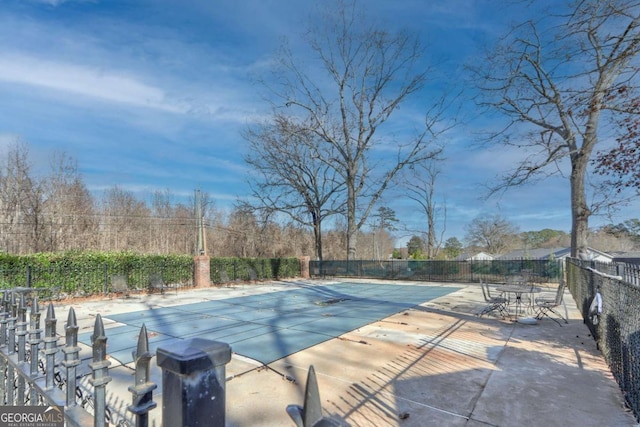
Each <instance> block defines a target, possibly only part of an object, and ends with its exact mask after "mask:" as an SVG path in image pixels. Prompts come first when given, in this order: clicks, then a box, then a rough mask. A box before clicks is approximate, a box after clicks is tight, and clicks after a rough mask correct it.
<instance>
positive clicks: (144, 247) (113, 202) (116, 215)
mask: <svg viewBox="0 0 640 427" xmlns="http://www.w3.org/2000/svg"><path fill="white" fill-rule="evenodd" d="M102 216H103V218H105V224H104V226H105V227H104V228H105V233H106V238H107V240H106V243H107V244H106V249H107V250H117V251H118V250H137V251H140V252H147V251H149V237H148V236H149V220H150V218H151V211H150V210H149V208H148V207H147V205H146V203H145V202H144V201H142V200H138V199H137V198H136V197H135V195H134V194H133V193H132V192H130V191H127V190H124V189H123V188H121V187H120V186H117V185H116V186H113V187H111V188H110V189H108V190H107V191H106V192H105V195H104V198H103V201H102Z"/></svg>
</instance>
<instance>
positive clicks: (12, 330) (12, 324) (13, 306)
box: [7, 292, 18, 355]
mask: <svg viewBox="0 0 640 427" xmlns="http://www.w3.org/2000/svg"><path fill="white" fill-rule="evenodd" d="M9 309H10V311H9V323H8V324H7V330H8V333H9V344H8V345H9V349H8V353H9V355H12V354H15V352H16V320H17V318H18V303H17V302H16V294H15V293H14V292H12V293H11V303H10V305H9Z"/></svg>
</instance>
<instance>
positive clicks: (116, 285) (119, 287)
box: [111, 274, 129, 298]
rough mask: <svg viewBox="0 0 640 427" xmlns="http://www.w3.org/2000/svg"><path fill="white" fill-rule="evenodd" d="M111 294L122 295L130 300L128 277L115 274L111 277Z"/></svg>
mask: <svg viewBox="0 0 640 427" xmlns="http://www.w3.org/2000/svg"><path fill="white" fill-rule="evenodd" d="M111 292H112V293H114V294H122V295H123V296H124V297H126V298H129V285H127V276H124V275H120V274H114V275H113V276H111Z"/></svg>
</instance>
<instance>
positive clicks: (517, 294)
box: [495, 285, 542, 320]
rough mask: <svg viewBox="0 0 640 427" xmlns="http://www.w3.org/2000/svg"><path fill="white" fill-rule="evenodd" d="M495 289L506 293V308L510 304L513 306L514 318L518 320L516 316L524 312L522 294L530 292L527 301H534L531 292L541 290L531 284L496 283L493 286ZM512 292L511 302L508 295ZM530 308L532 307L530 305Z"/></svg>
mask: <svg viewBox="0 0 640 427" xmlns="http://www.w3.org/2000/svg"><path fill="white" fill-rule="evenodd" d="M495 289H496V291H498V292H502V293H505V294H507V295H508V296H509V297H507V308H508V307H509V306H511V305H512V304H513V305H514V306H515V310H514V311H515V318H516V320H518V316H519V315H520V314H521V313H522V312H524V310H523V307H522V295H523V294H531V297H530V299H529V301H530V302H531V301H534V298H533V294H535V293H538V292H541V291H542V288H540V287H538V286H531V285H498V286H496V287H495ZM511 294H513V296H514V298H513V303H512V299H511V298H510V295H511ZM530 308H532V307H530Z"/></svg>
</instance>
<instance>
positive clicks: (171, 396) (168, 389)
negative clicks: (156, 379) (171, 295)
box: [156, 338, 231, 427]
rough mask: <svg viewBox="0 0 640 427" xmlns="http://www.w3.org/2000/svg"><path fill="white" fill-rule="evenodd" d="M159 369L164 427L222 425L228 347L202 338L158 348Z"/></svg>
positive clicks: (228, 354) (211, 426)
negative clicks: (160, 372) (160, 370)
mask: <svg viewBox="0 0 640 427" xmlns="http://www.w3.org/2000/svg"><path fill="white" fill-rule="evenodd" d="M156 354H157V364H158V366H159V367H160V368H162V420H163V424H164V425H166V426H172V427H180V426H207V427H224V425H225V365H226V364H227V363H229V361H230V360H231V347H230V346H229V344H227V343H222V342H217V341H210V340H206V339H202V338H193V339H190V340H186V341H182V342H178V343H176V344H173V345H171V346H170V347H168V348H158V351H157V353H156Z"/></svg>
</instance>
